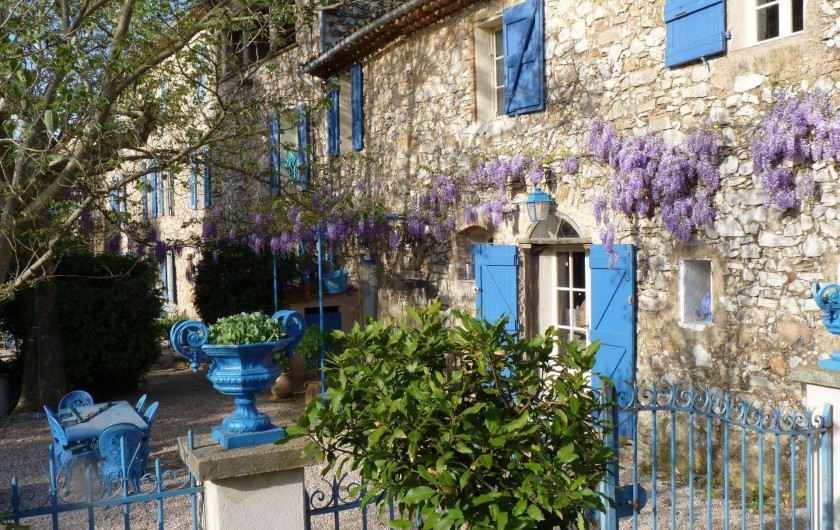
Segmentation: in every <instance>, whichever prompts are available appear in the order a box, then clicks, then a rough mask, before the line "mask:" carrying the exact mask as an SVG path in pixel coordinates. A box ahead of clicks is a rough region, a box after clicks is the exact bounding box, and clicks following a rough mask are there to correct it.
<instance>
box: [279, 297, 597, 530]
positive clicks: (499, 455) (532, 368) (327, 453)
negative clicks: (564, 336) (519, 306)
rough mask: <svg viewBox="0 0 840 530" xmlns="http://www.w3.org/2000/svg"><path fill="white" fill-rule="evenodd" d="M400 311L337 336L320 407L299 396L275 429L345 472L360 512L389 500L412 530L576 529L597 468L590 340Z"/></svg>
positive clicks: (587, 513)
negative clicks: (354, 483)
mask: <svg viewBox="0 0 840 530" xmlns="http://www.w3.org/2000/svg"><path fill="white" fill-rule="evenodd" d="M408 312H409V314H410V316H411V319H410V320H409V321H404V322H401V323H399V324H397V325H389V324H386V323H384V322H381V321H380V322H373V321H369V322H368V323H367V325H366V327H365V328H364V329H362V328H361V327H360V326H359V325H358V324H357V325H356V326H355V327H354V329H353V330H352V331H351V332H349V333H346V334H344V337H343V338H344V339H345V340H346V350H345V351H344V352H343V353H339V354H337V355H335V356H334V357H333V359H332V361H333V362H332V363H331V365H330V366H331V368H328V369H329V373H328V388H327V394H328V395H329V401H328V404H327V405H326V406H325V405H324V404H323V403H322V402H321V401H320V400H313V401H312V402H311V403H310V404H309V406H308V407H307V409H306V411H305V413H304V414H303V416H301V418H300V419H299V420H298V422H297V424H296V425H295V426H292V427H290V428H289V429H288V432H289V433H290V434H292V435H293V436H308V437H310V438H311V439H312V442H311V443H310V444H309V445H308V446H307V451H309V452H316V453H318V454H319V455H320V457H321V458H323V459H325V460H326V463H327V466H328V468H330V469H332V470H334V471H335V472H336V473H339V474H340V473H341V472H342V470H343V469H345V468H346V467H349V468H351V469H354V470H357V471H358V472H359V473H360V475H361V478H362V480H363V481H364V483H365V488H366V493H365V496H364V498H363V502H370V501H373V500H374V499H382V500H386V501H387V500H393V501H395V502H396V503H397V504H398V506H399V508H400V511H401V513H403V514H408V515H411V516H413V515H414V514H417V515H418V516H419V518H420V519H421V520H422V527H423V528H435V529H438V528H441V529H450V528H470V529H485V528H487V529H489V528H494V529H496V528H498V529H518V528H553V527H555V526H559V527H560V528H572V527H578V528H585V527H587V526H589V525H590V524H591V520H590V517H591V514H592V513H594V511H597V510H598V509H600V508H601V507H602V506H603V500H602V497H601V496H600V495H599V494H598V493H596V488H597V485H598V483H599V482H600V480H601V478H602V477H603V476H604V474H605V472H606V466H607V462H608V460H609V458H610V452H609V450H607V449H605V448H604V446H603V441H602V433H601V430H600V426H599V425H598V422H597V420H596V417H597V413H598V412H599V411H601V410H602V405H601V404H600V402H599V400H598V398H597V396H596V394H595V393H594V392H593V390H592V388H591V385H590V381H589V376H588V373H589V371H590V370H591V369H592V367H593V366H594V362H595V352H596V351H597V349H598V343H595V344H592V345H590V346H589V347H588V348H586V349H585V350H582V349H580V347H579V346H578V345H577V344H575V343H563V342H561V341H560V340H559V339H558V335H557V334H556V333H555V332H554V330H553V329H549V330H548V332H547V333H546V335H545V336H538V337H535V338H534V339H532V340H525V339H518V338H517V337H515V336H513V335H510V334H509V333H507V332H506V331H505V322H504V321H499V322H496V323H490V322H487V321H486V320H477V319H476V318H474V317H472V316H470V315H468V314H462V313H456V314H455V316H456V318H458V319H459V320H460V322H461V324H460V325H457V326H447V325H446V323H445V322H444V317H443V316H442V315H441V313H440V307H439V306H438V305H434V306H432V307H431V308H430V309H428V310H424V311H414V310H409V311H408ZM555 346H559V348H560V352H559V354H557V355H555V354H554V351H555ZM394 524H395V525H396V526H399V527H412V526H413V521H410V520H401V521H397V522H396V523H394Z"/></svg>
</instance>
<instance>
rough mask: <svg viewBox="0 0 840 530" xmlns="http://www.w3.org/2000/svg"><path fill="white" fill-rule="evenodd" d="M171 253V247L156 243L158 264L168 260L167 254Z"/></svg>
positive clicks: (161, 242)
mask: <svg viewBox="0 0 840 530" xmlns="http://www.w3.org/2000/svg"><path fill="white" fill-rule="evenodd" d="M168 252H169V246H168V245H167V244H166V243H164V242H163V241H157V242H155V261H157V262H158V263H160V262H163V261H165V260H166V254H167V253H168Z"/></svg>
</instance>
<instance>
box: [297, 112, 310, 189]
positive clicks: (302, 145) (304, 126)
mask: <svg viewBox="0 0 840 530" xmlns="http://www.w3.org/2000/svg"><path fill="white" fill-rule="evenodd" d="M297 119H298V125H297V141H298V157H297V163H298V172H297V173H298V174H297V180H298V188H301V189H302V188H305V187H306V183H307V182H309V157H308V156H307V151H308V150H309V115H308V114H307V113H306V106H305V105H303V104H302V103H301V104H300V105H298V107H297Z"/></svg>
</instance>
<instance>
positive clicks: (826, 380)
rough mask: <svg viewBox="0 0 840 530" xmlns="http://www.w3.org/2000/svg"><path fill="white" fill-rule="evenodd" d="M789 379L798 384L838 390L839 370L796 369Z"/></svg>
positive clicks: (839, 381) (809, 367) (839, 386)
mask: <svg viewBox="0 0 840 530" xmlns="http://www.w3.org/2000/svg"><path fill="white" fill-rule="evenodd" d="M790 378H791V379H792V380H794V381H798V382H800V383H806V384H809V385H818V386H823V387H826V388H840V370H826V369H824V368H816V367H811V366H808V367H801V368H796V369H794V370H793V371H792V372H791V373H790Z"/></svg>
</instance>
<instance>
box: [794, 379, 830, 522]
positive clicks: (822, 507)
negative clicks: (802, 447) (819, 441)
mask: <svg viewBox="0 0 840 530" xmlns="http://www.w3.org/2000/svg"><path fill="white" fill-rule="evenodd" d="M790 377H791V379H793V380H794V381H799V382H800V383H803V384H804V385H805V401H806V406H807V407H808V408H809V409H811V410H813V411H814V413H815V414H822V412H823V410H824V408H825V405H826V404H829V405H832V407H833V409H832V422H833V425H834V429H833V430H832V434H831V460H832V463H831V467H832V476H833V479H832V481H831V484H832V485H831V489H830V490H829V491H826V489H827V488H825V484H824V483H823V481H822V480H821V479H822V474H821V473H822V470H821V469H819V467H822V466H821V465H819V466H814V467H815V469H814V489H815V492H819V493H818V494H817V495H816V498H815V502H814V504H815V505H816V506H815V512H816V513H815V514H814V517H815V519H814V520H815V521H817V522H818V524H815V525H814V528H833V529H834V530H840V430H838V429H840V371H838V370H826V369H824V368H812V367H807V368H797V369H796V370H794V371H793V372H792V373H791V374H790ZM815 451H817V452H818V451H819V446H817V447H815ZM832 518H833V523H831V525H830V526H829V525H828V524H827V523H826V521H832Z"/></svg>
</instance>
